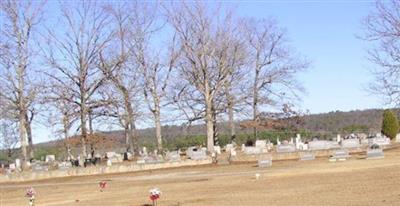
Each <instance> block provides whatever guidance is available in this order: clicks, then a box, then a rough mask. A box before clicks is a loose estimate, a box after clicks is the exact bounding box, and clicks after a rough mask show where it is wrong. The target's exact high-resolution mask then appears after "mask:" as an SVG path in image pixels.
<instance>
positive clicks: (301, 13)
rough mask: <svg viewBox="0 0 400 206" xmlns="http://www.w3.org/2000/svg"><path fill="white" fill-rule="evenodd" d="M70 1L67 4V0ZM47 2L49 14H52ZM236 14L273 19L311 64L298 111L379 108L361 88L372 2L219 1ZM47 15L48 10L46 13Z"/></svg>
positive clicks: (37, 132)
mask: <svg viewBox="0 0 400 206" xmlns="http://www.w3.org/2000/svg"><path fill="white" fill-rule="evenodd" d="M71 2H72V1H71ZM54 3H56V2H54V1H49V5H48V8H49V10H50V11H51V12H50V14H49V16H51V17H55V16H57V13H58V11H56V9H57V7H55V6H54ZM222 4H223V5H226V6H228V7H232V8H234V9H235V10H236V12H237V13H238V14H239V16H242V17H254V18H268V17H273V18H275V19H276V20H277V21H278V25H279V26H281V27H284V28H286V30H287V32H288V37H289V39H290V41H291V42H290V43H291V46H292V47H294V48H296V50H297V52H299V53H301V54H302V55H304V56H306V57H307V59H309V60H310V61H311V67H310V68H309V70H308V71H307V72H305V73H303V74H301V75H299V81H300V82H302V84H303V86H304V87H305V89H306V94H305V95H304V96H303V101H302V105H301V108H302V109H303V110H309V111H310V113H323V112H329V111H336V110H342V111H349V110H356V109H367V108H380V107H383V102H381V101H380V99H379V98H378V97H377V96H374V95H370V94H369V93H368V92H367V91H366V90H365V89H364V88H365V87H366V86H367V84H368V83H369V82H371V81H372V76H371V74H370V72H369V69H370V68H372V66H373V65H371V64H370V63H369V62H368V60H367V59H366V57H365V56H366V50H365V49H366V48H367V47H368V45H369V44H368V42H364V41H362V40H360V39H359V38H357V35H362V34H363V29H362V25H361V20H362V18H363V17H365V16H366V15H368V13H369V12H370V11H371V10H372V9H373V7H374V2H373V1H356V0H353V1H352V0H348V1H346V0H341V1H335V0H327V1H323V0H320V1H304V0H299V1H294V0H293V1H289V0H283V1H278V0H273V1H267V0H264V1H260V0H259V1H223V2H222ZM46 12H49V11H46ZM50 133H51V131H49V129H48V128H44V127H43V126H39V125H37V126H35V128H34V136H35V138H36V139H35V142H42V141H46V140H48V139H49V136H50ZM50 139H51V138H50Z"/></svg>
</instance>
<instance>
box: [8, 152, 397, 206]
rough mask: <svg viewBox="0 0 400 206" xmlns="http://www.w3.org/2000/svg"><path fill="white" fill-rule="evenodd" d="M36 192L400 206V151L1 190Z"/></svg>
mask: <svg viewBox="0 0 400 206" xmlns="http://www.w3.org/2000/svg"><path fill="white" fill-rule="evenodd" d="M256 173H260V174H261V178H260V179H259V180H255V174H256ZM100 180H108V188H107V189H106V191H104V192H100V191H99V189H98V182H99V181H100ZM30 185H33V186H34V187H35V189H36V191H37V193H38V194H37V201H36V205H37V206H50V205H54V206H65V205H74V206H80V205H91V206H100V205H105V206H111V205H126V206H128V205H129V206H133V205H135V206H143V205H146V204H150V201H149V198H148V190H149V189H150V188H152V187H158V188H160V189H161V190H162V192H163V194H162V197H161V200H160V201H159V206H174V205H180V206H186V205H207V206H214V205H215V206H217V205H218V206H221V205H228V206H236V205H237V206H239V205H290V206H292V205H296V206H297V205H318V206H320V205H340V206H342V205H360V206H361V205H362V206H365V205H371V206H375V205H400V148H397V149H395V150H390V151H386V152H385V158H384V159H380V160H366V159H362V158H360V156H353V158H352V159H351V160H348V161H346V162H337V163H329V162H328V160H327V159H318V160H314V161H308V162H298V161H284V162H274V165H273V167H272V168H267V169H258V168H257V167H256V165H255V164H242V165H228V166H203V167H193V168H180V169H179V168H178V169H169V170H159V171H152V172H139V173H126V174H113V175H102V176H87V177H70V178H59V179H51V180H43V181H35V182H29V183H8V184H2V185H0V188H1V189H0V191H1V192H0V199H1V200H0V205H1V206H11V205H12V206H18V205H21V206H23V205H27V199H26V198H25V197H24V193H25V189H26V188H27V187H28V186H30Z"/></svg>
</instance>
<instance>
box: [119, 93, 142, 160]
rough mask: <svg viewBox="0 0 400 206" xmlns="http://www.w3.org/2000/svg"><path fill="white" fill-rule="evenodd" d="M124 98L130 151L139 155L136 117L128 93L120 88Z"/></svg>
mask: <svg viewBox="0 0 400 206" xmlns="http://www.w3.org/2000/svg"><path fill="white" fill-rule="evenodd" d="M119 89H120V90H121V92H122V95H123V96H124V105H125V112H126V115H127V117H126V125H127V129H128V136H129V149H130V151H131V152H132V153H133V154H134V155H138V154H139V147H138V137H137V135H136V126H135V116H134V113H133V109H132V104H131V102H130V98H129V94H128V91H127V90H126V89H125V88H124V87H120V88H119Z"/></svg>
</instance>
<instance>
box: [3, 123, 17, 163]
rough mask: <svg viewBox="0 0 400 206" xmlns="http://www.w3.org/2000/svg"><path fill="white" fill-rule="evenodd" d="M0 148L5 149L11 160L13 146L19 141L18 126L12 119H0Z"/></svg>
mask: <svg viewBox="0 0 400 206" xmlns="http://www.w3.org/2000/svg"><path fill="white" fill-rule="evenodd" d="M0 131H1V132H0V148H1V149H2V150H5V151H6V153H7V157H8V159H9V160H11V158H12V155H13V151H14V148H15V147H16V146H17V144H18V142H19V140H18V139H19V138H18V126H17V125H16V123H15V122H14V121H13V120H7V119H0Z"/></svg>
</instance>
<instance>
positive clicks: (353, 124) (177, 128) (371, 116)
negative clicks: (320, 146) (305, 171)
mask: <svg viewBox="0 0 400 206" xmlns="http://www.w3.org/2000/svg"><path fill="white" fill-rule="evenodd" d="M395 112H396V113H398V114H400V110H399V109H396V110H395ZM382 114H383V110H382V109H368V110H355V111H349V112H342V111H335V112H329V113H321V114H311V115H305V116H303V117H302V119H303V124H302V125H301V126H300V128H299V129H302V130H305V131H309V132H315V133H349V132H364V133H376V132H379V131H380V129H381V124H382ZM240 125H241V122H237V123H236V128H237V133H238V134H241V133H251V131H252V130H251V129H249V128H243V127H240ZM205 130H206V128H205V125H204V124H197V125H191V126H190V127H187V126H184V125H165V126H163V128H162V132H163V138H164V139H165V140H167V141H173V140H175V139H179V138H183V137H187V136H196V135H202V136H203V135H205ZM218 132H219V134H228V133H229V127H228V124H227V123H224V122H223V123H219V124H218ZM99 133H101V134H103V135H105V136H108V137H109V138H113V139H114V140H116V141H118V142H120V143H124V141H125V137H124V131H123V130H117V131H101V132H99ZM138 135H139V141H140V143H149V144H150V143H154V142H155V139H154V137H155V131H154V128H147V129H141V130H139V131H138ZM55 142H57V141H52V142H47V143H40V144H39V145H40V146H47V145H49V146H51V145H54V144H55Z"/></svg>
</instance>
